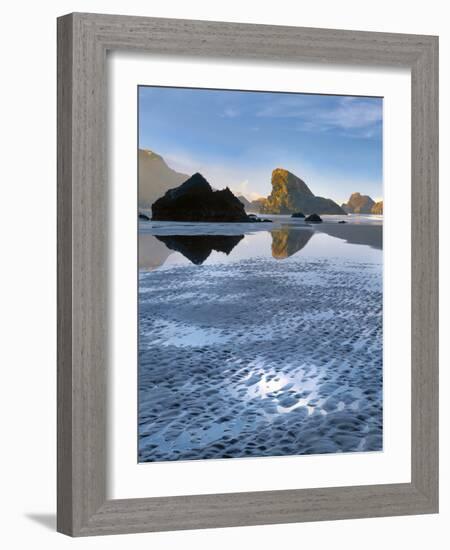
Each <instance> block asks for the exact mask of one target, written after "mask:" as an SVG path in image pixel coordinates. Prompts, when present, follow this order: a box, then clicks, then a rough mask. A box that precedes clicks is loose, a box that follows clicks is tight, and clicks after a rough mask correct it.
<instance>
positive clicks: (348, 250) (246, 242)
mask: <svg viewBox="0 0 450 550" xmlns="http://www.w3.org/2000/svg"><path fill="white" fill-rule="evenodd" d="M291 231H292V230H291ZM297 231H309V230H308V229H297V230H294V231H293V232H295V233H296V232H297ZM300 255H301V256H303V257H308V258H323V257H328V258H345V259H352V260H358V261H369V262H375V263H378V262H381V261H382V251H381V250H377V249H375V248H372V247H370V246H367V245H358V244H349V243H347V242H346V241H344V240H342V239H338V238H335V237H331V236H329V235H327V234H325V233H320V232H316V231H312V235H311V238H310V239H309V241H308V242H307V243H306V245H305V246H304V247H303V248H302V249H301V250H299V251H298V252H296V253H294V254H293V255H292V256H290V257H288V258H285V259H283V260H275V259H274V261H286V262H289V261H292V259H294V260H295V257H296V256H297V257H298V256H300ZM257 257H259V258H273V251H272V234H271V232H269V231H260V232H257V233H254V234H249V235H244V238H243V239H242V240H241V241H240V242H239V244H238V245H237V246H236V247H235V248H234V249H233V250H232V251H231V252H230V254H229V255H226V254H224V253H222V252H216V251H215V250H213V251H212V252H211V254H210V255H209V257H208V258H207V259H206V260H205V262H204V263H203V265H215V264H223V263H231V262H237V261H240V260H245V259H248V258H257ZM172 265H191V262H190V261H189V260H188V259H187V258H185V257H184V256H183V255H182V254H181V253H179V252H172V253H171V254H170V256H169V257H168V258H167V259H166V261H165V262H164V266H167V267H169V266H172Z"/></svg>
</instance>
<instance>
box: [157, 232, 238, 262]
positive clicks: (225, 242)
mask: <svg viewBox="0 0 450 550" xmlns="http://www.w3.org/2000/svg"><path fill="white" fill-rule="evenodd" d="M156 238H157V239H158V240H160V241H162V242H163V243H164V244H165V245H166V246H167V247H168V248H170V249H171V250H176V251H177V252H181V254H183V256H185V257H186V258H187V259H188V260H190V261H191V262H192V263H193V264H197V265H200V264H202V263H203V262H204V261H205V260H206V258H208V256H209V255H210V254H211V251H212V250H216V251H217V252H224V253H225V254H227V255H228V254H229V253H230V252H231V251H232V250H233V248H234V247H235V246H236V245H237V244H238V242H239V241H241V240H242V239H243V238H244V235H232V236H230V235H167V236H162V235H157V237H156Z"/></svg>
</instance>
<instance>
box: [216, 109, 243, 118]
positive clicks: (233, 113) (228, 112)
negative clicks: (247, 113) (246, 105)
mask: <svg viewBox="0 0 450 550" xmlns="http://www.w3.org/2000/svg"><path fill="white" fill-rule="evenodd" d="M239 114H240V113H239V111H238V110H237V109H234V108H233V107H227V108H226V109H225V110H224V112H223V113H222V114H221V115H220V116H222V117H224V118H236V117H237V116H239Z"/></svg>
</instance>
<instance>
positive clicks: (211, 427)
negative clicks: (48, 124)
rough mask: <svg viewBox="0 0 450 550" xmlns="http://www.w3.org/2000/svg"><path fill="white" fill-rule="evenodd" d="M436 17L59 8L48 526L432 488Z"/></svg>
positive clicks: (275, 509)
mask: <svg viewBox="0 0 450 550" xmlns="http://www.w3.org/2000/svg"><path fill="white" fill-rule="evenodd" d="M437 335H438V39H437V37H434V36H418V35H404V34H387V33H369V32H356V31H344V30H326V29H308V28H297V27H277V26H267V25H248V24H236V23H217V22H209V21H188V20H176V19H155V18H141V17H128V16H115V15H97V14H80V13H76V14H70V15H66V16H63V17H61V18H59V19H58V530H59V531H60V532H62V533H65V534H68V535H72V536H87V535H100V534H113V533H131V532H142V531H163V530H179V529H198V528H209V527H228V526H239V525H258V524H270V523H288V522H302V521H318V520H330V519H344V518H362V517H375V516H394V515H405V514H426V513H436V512H437V511H438V355H437V343H438V342H437V338H438V336H437Z"/></svg>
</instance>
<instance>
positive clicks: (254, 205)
mask: <svg viewBox="0 0 450 550" xmlns="http://www.w3.org/2000/svg"><path fill="white" fill-rule="evenodd" d="M265 202H266V199H265V198H264V197H260V198H259V199H255V200H253V201H251V202H250V206H249V207H248V210H249V212H257V213H259V212H260V211H261V206H262V205H263V204H264V203H265Z"/></svg>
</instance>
